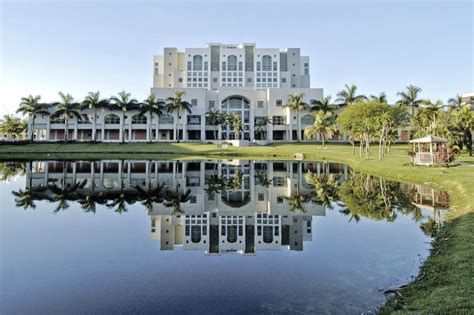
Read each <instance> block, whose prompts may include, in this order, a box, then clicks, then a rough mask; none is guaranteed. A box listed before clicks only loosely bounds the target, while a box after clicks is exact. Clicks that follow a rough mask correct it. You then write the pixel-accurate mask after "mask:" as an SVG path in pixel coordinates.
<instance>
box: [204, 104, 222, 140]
mask: <svg viewBox="0 0 474 315" xmlns="http://www.w3.org/2000/svg"><path fill="white" fill-rule="evenodd" d="M206 118H207V120H206V121H207V123H208V124H209V125H211V126H212V128H213V129H214V140H217V139H218V135H217V127H218V126H219V125H220V124H221V123H222V113H221V111H220V110H218V109H210V110H208V111H207V113H206Z"/></svg>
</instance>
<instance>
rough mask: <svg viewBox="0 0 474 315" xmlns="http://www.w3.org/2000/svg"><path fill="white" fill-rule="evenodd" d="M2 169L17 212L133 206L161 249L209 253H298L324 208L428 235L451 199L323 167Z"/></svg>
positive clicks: (127, 164) (187, 164)
mask: <svg viewBox="0 0 474 315" xmlns="http://www.w3.org/2000/svg"><path fill="white" fill-rule="evenodd" d="M0 169H1V170H2V176H3V177H2V178H3V179H4V180H8V178H10V177H12V176H15V174H18V173H26V187H25V189H20V190H18V191H13V195H14V197H15V202H16V205H17V206H18V207H23V208H25V209H28V208H35V207H36V202H37V201H48V202H50V203H53V204H54V208H53V209H54V210H53V211H54V212H60V211H64V210H66V209H68V208H69V207H70V203H71V202H77V203H78V204H80V207H81V208H82V209H83V210H84V212H90V213H95V212H96V211H97V207H98V206H99V207H100V206H105V207H107V208H110V209H113V211H115V212H117V213H119V214H122V213H125V212H127V211H128V210H129V207H130V205H133V204H141V205H142V206H143V207H144V208H145V209H146V210H147V212H148V215H149V216H150V221H151V223H150V236H151V239H153V240H160V247H161V250H173V249H174V248H175V247H176V246H182V248H183V249H186V250H200V251H204V252H205V253H206V254H209V255H218V254H222V253H228V252H236V253H240V254H245V255H253V254H255V253H256V252H257V251H261V250H280V249H281V248H282V247H287V248H289V250H294V251H301V250H303V244H304V241H311V240H312V220H313V219H314V217H317V216H325V215H326V211H327V210H330V209H334V211H339V212H340V213H341V214H342V215H345V216H348V218H349V220H348V221H349V222H358V221H360V220H362V219H363V218H366V219H370V220H377V221H379V220H383V221H386V222H392V221H394V220H396V219H397V217H398V215H400V214H403V215H407V214H410V215H411V216H412V218H413V220H415V221H416V222H419V224H420V228H421V229H422V230H423V231H424V233H425V234H426V235H428V236H433V235H434V234H435V233H436V231H437V230H438V229H439V226H440V222H441V220H442V216H443V215H444V212H445V211H447V210H448V201H449V200H448V196H447V194H446V193H445V192H442V191H436V190H434V189H431V188H428V187H424V186H420V185H412V184H403V183H399V182H393V181H388V180H386V179H384V178H380V177H374V176H371V175H367V174H363V173H359V172H356V171H354V170H351V169H349V168H348V167H347V166H346V165H342V164H334V163H322V162H293V161H286V162H268V161H248V160H233V161H130V160H102V161H32V162H27V163H26V164H23V163H14V162H9V163H2V164H1V168H0ZM423 209H424V210H425V211H428V213H429V214H428V215H424V214H423V211H422V210H423Z"/></svg>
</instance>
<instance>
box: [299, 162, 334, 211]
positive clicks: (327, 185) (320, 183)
mask: <svg viewBox="0 0 474 315" xmlns="http://www.w3.org/2000/svg"><path fill="white" fill-rule="evenodd" d="M305 180H306V182H307V183H308V184H310V185H312V186H314V191H313V193H314V198H313V199H312V200H313V201H314V202H316V203H318V204H321V205H323V206H324V207H327V208H330V209H332V205H331V202H332V201H334V200H335V199H336V197H337V186H338V183H337V180H336V177H335V175H334V174H329V173H327V172H324V173H323V174H321V175H319V176H318V175H317V174H314V173H312V172H311V171H308V173H306V175H305Z"/></svg>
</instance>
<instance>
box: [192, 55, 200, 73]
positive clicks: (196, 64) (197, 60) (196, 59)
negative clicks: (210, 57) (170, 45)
mask: <svg viewBox="0 0 474 315" xmlns="http://www.w3.org/2000/svg"><path fill="white" fill-rule="evenodd" d="M193 70H194V71H202V56H201V55H194V56H193Z"/></svg>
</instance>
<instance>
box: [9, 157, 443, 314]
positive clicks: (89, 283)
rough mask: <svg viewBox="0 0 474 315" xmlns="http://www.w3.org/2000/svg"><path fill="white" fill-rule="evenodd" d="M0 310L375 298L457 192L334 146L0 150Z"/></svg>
mask: <svg viewBox="0 0 474 315" xmlns="http://www.w3.org/2000/svg"><path fill="white" fill-rule="evenodd" d="M0 175H1V176H2V181H1V182H0V196H1V201H0V209H1V286H2V303H1V305H2V306H1V310H2V313H5V314H10V313H36V314H38V313H43V314H52V313H130V312H133V313H156V312H160V313H179V312H187V313H255V312H259V313H310V312H311V313H337V314H359V313H361V312H371V311H375V310H376V308H377V307H378V306H380V305H381V304H382V303H383V302H384V301H385V300H386V296H385V295H384V291H385V290H387V289H388V288H393V287H397V286H399V285H402V284H406V283H407V282H409V281H411V280H412V279H413V277H414V276H416V274H417V273H418V270H419V267H420V265H421V264H422V262H423V260H424V259H425V258H426V257H427V255H428V253H429V248H430V241H431V237H432V236H433V235H434V234H435V233H436V230H437V229H438V228H439V225H440V224H441V222H442V220H443V217H444V215H445V214H446V211H448V209H449V198H448V195H447V194H446V193H445V192H443V191H437V190H434V189H431V188H429V187H425V186H421V185H414V184H408V183H398V182H393V181H389V180H386V179H384V178H380V177H374V176H370V175H367V174H363V173H359V172H357V171H355V170H352V169H350V168H349V167H347V166H346V165H342V164H335V163H325V162H296V161H281V162H280V161H271V162H270V161H259V160H251V161H249V160H222V161H158V160H157V161H155V160H153V161H131V160H125V161H124V160H97V161H28V162H14V161H9V162H2V163H0Z"/></svg>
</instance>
